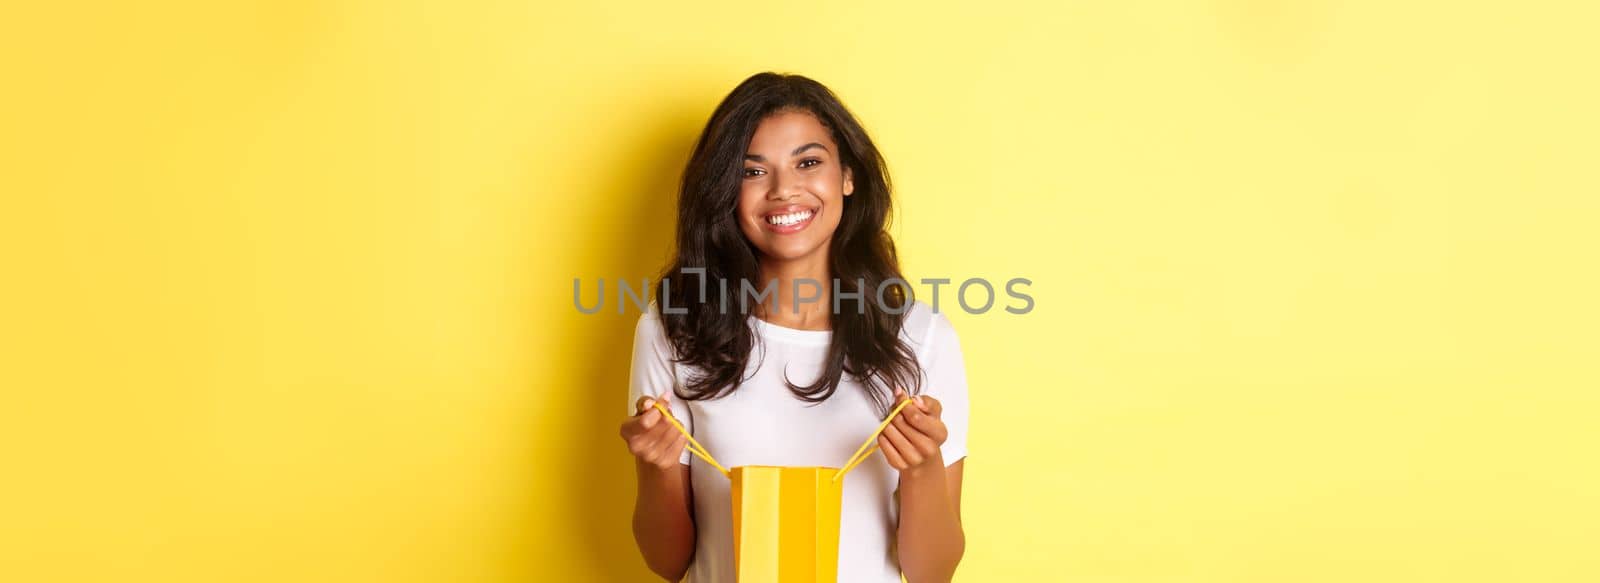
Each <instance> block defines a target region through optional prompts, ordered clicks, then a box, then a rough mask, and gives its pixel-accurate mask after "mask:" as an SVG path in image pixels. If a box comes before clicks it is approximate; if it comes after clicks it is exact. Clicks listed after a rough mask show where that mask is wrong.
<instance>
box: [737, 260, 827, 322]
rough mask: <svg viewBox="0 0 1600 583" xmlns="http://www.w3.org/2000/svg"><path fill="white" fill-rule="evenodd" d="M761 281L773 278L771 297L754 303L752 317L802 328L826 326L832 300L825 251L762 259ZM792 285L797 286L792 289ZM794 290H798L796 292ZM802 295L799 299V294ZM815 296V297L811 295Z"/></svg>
mask: <svg viewBox="0 0 1600 583" xmlns="http://www.w3.org/2000/svg"><path fill="white" fill-rule="evenodd" d="M760 277H761V281H759V282H756V285H757V286H758V287H760V286H766V285H767V283H768V282H777V289H775V290H773V291H774V293H773V296H774V298H775V299H774V300H771V301H768V302H763V305H761V306H757V307H755V310H756V317H758V318H761V319H762V320H766V321H768V322H771V323H773V324H777V325H780V326H786V327H789V328H799V329H802V330H827V329H828V328H829V321H828V313H829V308H830V307H831V306H832V305H833V304H832V301H833V300H832V293H833V271H832V270H831V269H830V268H829V267H828V255H827V254H826V253H813V254H811V255H809V256H806V257H801V258H799V259H790V260H773V259H763V260H762V261H761V275H760ZM796 285H798V286H799V289H798V290H797V289H796ZM796 292H798V293H796ZM801 297H804V298H806V301H805V303H803V304H802V303H800V298H801ZM812 298H816V299H812Z"/></svg>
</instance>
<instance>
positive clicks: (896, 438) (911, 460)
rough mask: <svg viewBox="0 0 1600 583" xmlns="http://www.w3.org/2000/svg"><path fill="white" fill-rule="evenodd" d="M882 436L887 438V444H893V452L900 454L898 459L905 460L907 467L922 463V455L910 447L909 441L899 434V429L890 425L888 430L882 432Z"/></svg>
mask: <svg viewBox="0 0 1600 583" xmlns="http://www.w3.org/2000/svg"><path fill="white" fill-rule="evenodd" d="M883 435H884V437H888V438H889V443H893V444H894V449H895V451H897V452H900V459H903V460H905V461H906V463H907V464H908V465H912V466H914V465H917V464H920V463H922V453H921V452H918V451H917V449H916V447H913V446H912V445H911V441H910V440H908V439H906V436H905V434H903V433H901V432H900V428H898V427H895V426H893V425H890V426H889V428H888V429H884V430H883Z"/></svg>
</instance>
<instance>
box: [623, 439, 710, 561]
mask: <svg viewBox="0 0 1600 583" xmlns="http://www.w3.org/2000/svg"><path fill="white" fill-rule="evenodd" d="M685 467H687V466H685ZM679 472H681V473H679ZM637 473H638V475H639V495H638V497H636V498H635V499H634V504H633V538H634V540H635V541H637V542H638V544H639V552H640V553H641V554H643V555H644V561H645V564H646V565H649V566H650V570H651V571H654V572H655V573H656V574H657V575H660V576H661V577H662V578H664V579H666V580H668V581H677V580H679V579H682V578H683V574H684V572H685V571H687V570H688V569H689V560H690V559H691V558H693V557H694V540H695V530H694V517H693V516H692V515H691V513H690V501H689V491H688V488H687V482H686V477H685V476H686V475H687V472H684V471H682V470H679V469H677V468H674V469H670V470H663V469H660V468H657V467H654V466H649V465H646V464H639V465H638V467H637Z"/></svg>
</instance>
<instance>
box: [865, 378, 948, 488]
mask: <svg viewBox="0 0 1600 583" xmlns="http://www.w3.org/2000/svg"><path fill="white" fill-rule="evenodd" d="M894 397H895V399H894V401H895V405H897V406H898V405H899V404H900V402H901V401H904V400H906V398H907V396H906V393H905V391H903V390H900V389H895V391H894ZM912 401H913V402H912V404H910V405H907V406H906V408H905V409H901V410H900V414H899V415H895V417H894V420H893V421H890V422H889V426H888V427H886V428H884V430H883V434H882V435H879V436H878V448H879V449H882V450H883V457H884V459H887V460H889V465H890V466H891V467H893V468H894V469H896V470H899V471H901V472H915V471H917V470H921V469H924V468H938V469H941V470H942V469H944V456H943V455H941V454H940V453H939V446H941V445H944V440H945V438H947V437H949V436H950V432H949V431H948V430H947V429H946V428H945V426H944V421H942V420H940V418H939V415H940V413H943V412H944V407H943V406H942V405H940V404H939V400H938V399H935V398H933V397H929V396H926V395H922V396H918V397H916V398H915V399H912Z"/></svg>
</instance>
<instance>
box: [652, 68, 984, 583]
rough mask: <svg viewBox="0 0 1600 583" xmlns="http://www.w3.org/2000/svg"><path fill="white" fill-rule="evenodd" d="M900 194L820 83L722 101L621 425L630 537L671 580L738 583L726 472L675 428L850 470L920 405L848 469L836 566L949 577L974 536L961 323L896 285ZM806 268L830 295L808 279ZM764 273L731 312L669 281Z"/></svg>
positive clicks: (739, 454)
mask: <svg viewBox="0 0 1600 583" xmlns="http://www.w3.org/2000/svg"><path fill="white" fill-rule="evenodd" d="M891 206H892V204H891V200H890V190H889V176H888V172H887V171H886V170H885V168H884V164H883V161H882V159H881V157H880V156H879V154H878V150H877V148H876V147H875V146H874V145H873V143H872V141H871V140H870V139H869V138H868V136H867V133H866V131H865V130H864V129H862V127H861V124H860V123H858V122H857V121H856V120H855V118H854V117H853V116H851V114H850V113H849V111H848V110H846V109H845V107H844V105H843V104H842V103H840V101H839V99H838V98H837V97H836V96H835V95H834V94H833V93H832V92H831V91H829V90H828V89H827V88H826V87H823V86H822V85H821V84H819V83H817V82H816V81H813V80H811V79H807V78H805V77H800V76H797V75H778V74H773V73H762V74H759V75H755V76H753V77H751V78H749V79H747V80H745V81H744V82H743V83H741V84H740V85H739V86H738V87H737V88H735V89H734V90H733V92H732V93H731V94H729V95H728V97H727V98H726V99H724V100H723V102H722V104H721V105H719V106H718V107H717V109H716V111H715V112H714V113H713V114H712V116H711V120H710V121H709V122H708V123H707V125H706V128H705V130H704V132H703V133H702V134H701V136H700V139H699V141H698V143H697V144H696V146H695V149H694V153H693V155H692V156H691V158H690V160H689V163H688V167H687V168H686V169H685V171H684V178H683V184H682V189H681V191H680V193H679V200H678V224H677V257H675V258H674V260H673V261H672V263H671V265H670V266H669V267H668V268H667V271H666V273H665V274H664V276H663V278H662V285H661V286H659V287H658V289H657V293H656V295H655V298H656V302H655V303H654V305H653V306H652V308H651V309H649V310H646V313H645V314H644V315H642V316H641V317H640V319H639V324H638V328H637V330H636V331H635V337H634V346H633V362H632V374H631V381H630V413H633V414H634V415H633V417H631V418H629V419H628V420H627V421H625V422H624V423H623V425H622V428H621V433H622V437H623V439H624V440H625V441H627V443H628V448H629V451H630V452H632V453H633V454H634V456H635V458H636V460H637V462H638V463H637V464H636V466H637V469H638V477H639V489H638V499H637V500H636V501H635V507H634V520H633V527H634V537H635V539H636V540H637V542H638V545H639V549H640V551H641V552H642V553H643V555H644V558H645V561H646V563H648V564H649V565H650V567H651V569H652V570H654V571H655V572H656V573H657V574H659V575H661V576H662V577H664V578H667V579H669V580H677V579H679V578H680V577H682V576H683V575H685V574H687V575H689V577H690V579H691V580H693V581H697V582H719V581H733V580H734V579H735V568H736V565H735V562H736V561H735V548H734V542H733V539H734V528H733V517H732V516H730V489H729V483H728V480H727V479H726V478H725V477H724V475H723V473H722V471H721V469H720V468H718V467H712V466H709V465H706V464H701V463H696V462H694V461H693V459H692V458H691V457H690V453H689V452H688V451H686V449H685V443H686V442H687V441H688V439H687V437H688V436H687V435H681V434H679V433H678V430H677V429H676V428H675V425H681V426H682V427H683V428H685V429H684V430H685V431H687V432H688V433H689V434H692V435H693V438H694V441H695V442H696V443H697V444H698V445H700V446H703V447H704V449H706V450H710V451H715V452H717V454H716V456H717V459H720V460H722V462H724V463H725V464H726V465H727V466H728V467H735V468H737V467H738V466H753V465H761V466H808V467H838V465H839V464H841V463H842V462H844V461H845V460H848V459H850V458H852V457H853V456H851V452H852V451H855V450H857V445H858V443H857V441H856V440H857V439H859V438H860V436H862V435H872V434H873V432H874V431H875V428H876V427H877V426H878V425H879V420H880V419H881V418H882V417H883V416H884V415H885V414H886V413H888V412H889V411H890V409H891V408H893V407H897V406H900V405H901V404H902V403H905V402H907V401H909V402H910V403H911V404H914V405H912V406H905V407H904V408H903V409H902V411H903V412H902V413H901V414H899V415H890V417H891V418H892V421H891V422H889V423H888V425H887V427H886V428H885V429H884V431H883V433H882V435H881V436H880V437H879V438H878V440H877V446H878V447H879V448H880V449H881V451H882V452H883V455H882V456H872V457H870V458H869V459H868V461H866V462H864V463H862V464H861V465H860V466H859V467H858V468H857V469H856V470H855V471H854V473H852V474H851V478H850V479H849V480H844V481H843V486H842V489H843V491H842V500H841V507H840V510H841V516H840V522H839V533H838V535H839V536H838V541H839V548H838V568H837V573H836V574H837V577H838V580H840V581H865V582H884V583H890V582H897V581H900V580H901V576H902V574H904V576H905V577H906V578H907V579H909V580H910V581H913V582H920V581H948V580H949V579H950V577H951V576H952V575H953V573H954V571H955V568H956V564H957V563H958V562H960V560H961V555H962V553H963V550H964V548H965V538H964V535H963V533H962V528H961V518H960V499H961V475H962V466H963V464H962V460H963V459H964V458H965V457H966V436H967V410H968V407H967V383H966V372H965V368H964V364H963V361H962V356H961V349H960V345H959V342H958V341H957V338H956V334H955V330H954V328H953V327H952V326H951V325H950V322H949V321H948V320H946V319H945V317H944V316H943V315H942V314H939V313H937V312H934V311H933V310H932V309H930V308H929V307H928V306H927V305H926V304H923V303H922V302H918V301H915V300H914V299H913V298H912V297H911V295H910V292H909V288H907V287H902V286H897V285H890V286H887V288H886V289H885V288H884V287H883V286H882V284H883V283H884V282H893V281H897V280H898V281H904V279H903V277H902V275H901V273H900V268H899V262H898V259H897V257H896V254H895V247H894V242H893V241H892V240H891V239H890V237H889V234H888V232H887V231H886V225H887V224H888V221H889V214H890V208H891ZM702 270H703V274H704V276H703V279H701V273H702ZM691 278H692V279H691ZM806 280H809V281H810V282H811V283H812V284H813V289H815V288H816V287H820V288H821V289H820V290H818V291H819V292H820V293H821V298H820V301H817V300H818V299H819V298H817V297H816V296H802V295H801V294H800V293H799V288H800V286H799V285H798V284H799V283H801V282H804V281H806ZM758 282H759V283H758ZM769 282H772V283H775V284H776V286H775V288H773V291H774V292H775V293H774V294H772V296H773V297H772V299H771V300H770V301H769V300H765V299H764V298H763V299H761V300H758V302H759V303H758V304H756V305H752V306H748V307H746V304H745V303H744V302H742V301H741V302H739V303H738V306H737V308H738V309H736V310H729V309H728V308H729V307H730V306H728V305H725V304H723V303H721V302H719V301H717V300H716V299H715V298H711V297H706V296H712V295H714V294H702V295H700V296H697V295H696V294H692V293H688V294H681V295H683V296H687V297H683V298H679V296H678V295H670V296H669V294H668V292H667V291H666V290H668V289H672V288H676V289H677V290H691V289H713V290H724V289H725V290H742V289H746V288H747V287H748V286H751V285H752V284H754V287H760V288H762V289H763V290H765V289H767V285H768V283H769ZM818 282H830V283H827V284H821V285H817V284H818ZM880 289H885V291H887V292H888V293H881V292H880V293H874V292H875V291H878V290H880ZM763 295H765V293H763ZM757 346H759V347H760V348H761V350H760V352H759V354H758V355H757V354H756V351H755V348H756V347H757ZM657 403H659V404H660V405H663V406H664V407H662V408H661V409H656V408H655V405H656V404H657ZM662 412H670V413H671V415H672V417H673V418H675V419H672V420H675V421H677V422H678V423H677V424H673V423H669V422H667V421H672V420H664V419H663V418H662V414H661V413H662ZM821 575H824V577H822V578H819V579H818V580H819V581H821V580H826V581H832V580H834V578H833V577H834V575H835V573H825V574H821ZM807 580H808V581H809V580H810V579H807Z"/></svg>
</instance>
